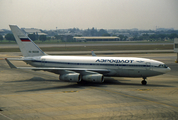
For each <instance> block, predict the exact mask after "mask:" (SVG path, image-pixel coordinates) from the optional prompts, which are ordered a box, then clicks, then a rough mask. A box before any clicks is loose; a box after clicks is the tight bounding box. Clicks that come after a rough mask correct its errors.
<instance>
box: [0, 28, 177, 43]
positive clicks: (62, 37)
mask: <svg viewBox="0 0 178 120" xmlns="http://www.w3.org/2000/svg"><path fill="white" fill-rule="evenodd" d="M89 31H90V32H91V33H90V34H92V35H99V33H102V35H103V36H109V34H108V33H107V32H106V31H103V30H102V29H101V30H100V32H98V33H97V32H96V30H95V29H94V28H93V29H91V30H89ZM89 31H88V32H89ZM92 31H93V32H92ZM94 31H95V32H94ZM28 37H29V38H30V39H32V40H33V41H36V40H40V41H42V42H44V41H46V40H51V39H52V38H51V37H47V36H46V35H37V34H35V33H34V34H29V35H28ZM118 37H119V38H120V41H125V40H127V39H128V37H127V36H124V35H119V36H118ZM174 38H178V34H176V33H171V34H142V35H141V36H139V35H134V36H133V37H131V39H130V40H133V41H137V40H168V39H170V40H173V39H174ZM5 39H6V40H8V41H9V42H10V41H15V38H14V36H13V34H11V33H8V34H6V35H5ZM53 39H55V40H61V41H62V42H76V41H75V40H74V39H73V36H72V35H55V36H54V38H53ZM2 40H4V38H3V36H2V35H0V41H2Z"/></svg>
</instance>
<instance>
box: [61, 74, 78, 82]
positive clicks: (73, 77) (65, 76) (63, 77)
mask: <svg viewBox="0 0 178 120" xmlns="http://www.w3.org/2000/svg"><path fill="white" fill-rule="evenodd" d="M59 79H60V80H62V81H68V82H80V81H81V77H80V74H79V73H68V74H62V75H60V76H59Z"/></svg>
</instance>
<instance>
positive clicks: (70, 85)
mask: <svg viewBox="0 0 178 120" xmlns="http://www.w3.org/2000/svg"><path fill="white" fill-rule="evenodd" d="M121 81H131V80H123V79H117V80H115V79H114V78H105V82H104V83H93V82H82V83H79V84H77V83H75V82H74V83H73V82H67V85H60V86H52V87H50V86H49V87H44V88H37V89H35V88H34V89H29V90H20V91H16V92H34V91H48V90H59V89H69V88H70V89H71V88H80V89H85V88H86V87H106V86H107V85H117V86H119V85H120V86H121V85H126V86H143V85H141V84H140V83H124V82H121ZM12 82H62V83H65V82H63V81H59V80H45V79H43V78H40V77H34V78H32V79H29V80H20V81H12ZM39 84H40V83H39ZM43 84H48V83H43ZM34 87H39V86H34ZM40 87H41V85H40ZM145 87H173V86H169V85H157V84H147V85H146V86H145Z"/></svg>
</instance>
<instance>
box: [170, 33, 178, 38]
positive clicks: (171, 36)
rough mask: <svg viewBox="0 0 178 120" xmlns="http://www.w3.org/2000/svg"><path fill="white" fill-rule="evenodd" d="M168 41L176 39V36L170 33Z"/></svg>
mask: <svg viewBox="0 0 178 120" xmlns="http://www.w3.org/2000/svg"><path fill="white" fill-rule="evenodd" d="M168 37H169V38H170V39H174V38H176V37H177V38H178V35H177V34H176V33H172V34H170V35H169V36H168Z"/></svg>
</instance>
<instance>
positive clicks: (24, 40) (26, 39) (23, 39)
mask: <svg viewBox="0 0 178 120" xmlns="http://www.w3.org/2000/svg"><path fill="white" fill-rule="evenodd" d="M20 40H21V41H22V42H31V41H30V40H29V38H20Z"/></svg>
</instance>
